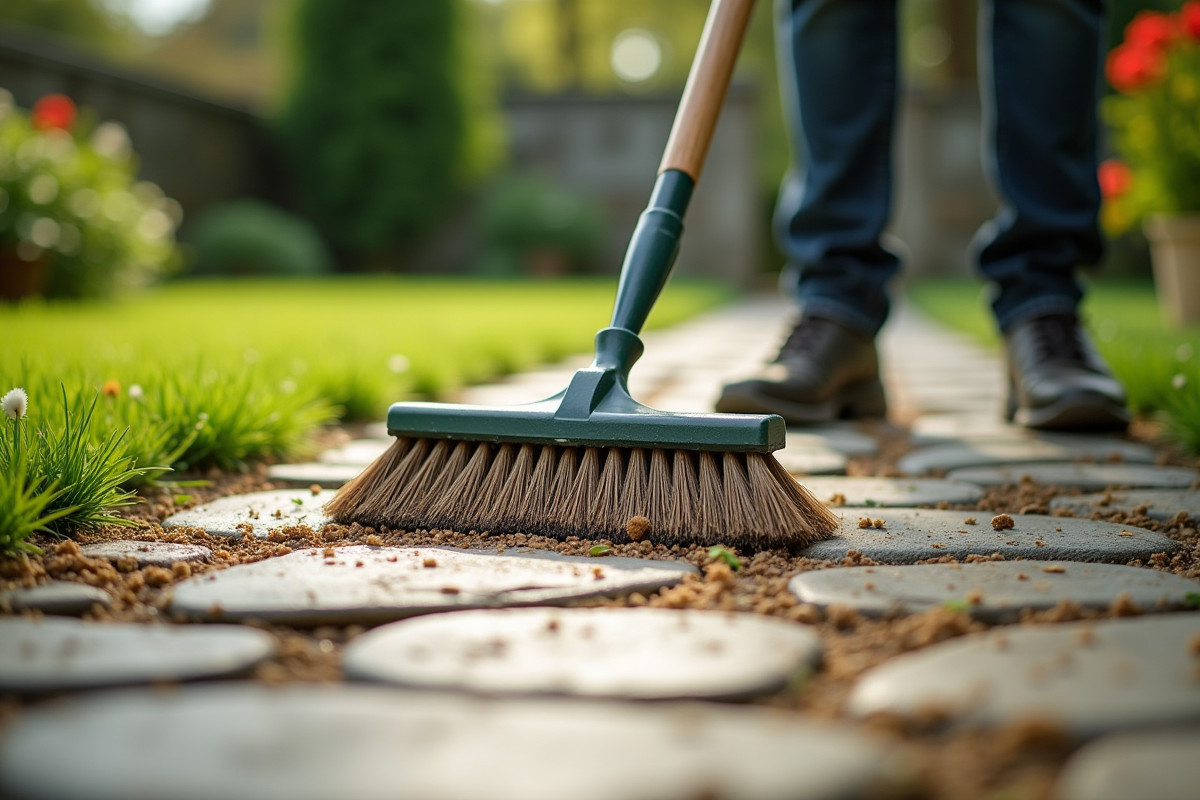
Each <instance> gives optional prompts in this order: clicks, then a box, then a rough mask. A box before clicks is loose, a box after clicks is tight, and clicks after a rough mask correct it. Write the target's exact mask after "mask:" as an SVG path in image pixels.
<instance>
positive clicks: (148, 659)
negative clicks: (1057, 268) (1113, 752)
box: [0, 617, 275, 693]
mask: <svg viewBox="0 0 1200 800" xmlns="http://www.w3.org/2000/svg"><path fill="white" fill-rule="evenodd" d="M0 640H3V641H4V647H0V691H10V692H36V693H40V692H57V691H63V690H68V689H91V688H97V687H101V686H120V685H128V684H135V683H154V682H161V681H182V680H190V679H193V678H211V677H218V676H223V675H233V674H236V673H239V672H244V671H245V670H248V669H250V668H251V667H253V666H254V665H255V664H257V663H259V662H260V661H262V660H263V659H265V658H268V657H269V656H270V655H271V654H272V653H273V652H274V651H275V638H274V637H273V636H271V635H270V634H268V633H266V632H264V631H260V630H258V629H255V628H246V627H240V626H235V625H204V626H190V625H142V624H133V623H98V622H82V621H79V620H73V619H67V618H65V617H46V618H44V619H41V620H37V621H34V620H29V619H25V618H24V617H9V618H0Z"/></svg>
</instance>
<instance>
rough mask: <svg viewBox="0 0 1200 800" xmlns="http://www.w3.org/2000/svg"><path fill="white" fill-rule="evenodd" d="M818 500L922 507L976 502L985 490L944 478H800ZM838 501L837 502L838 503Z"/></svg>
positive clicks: (854, 505)
mask: <svg viewBox="0 0 1200 800" xmlns="http://www.w3.org/2000/svg"><path fill="white" fill-rule="evenodd" d="M800 482H801V483H803V484H804V485H805V486H806V487H808V489H809V491H811V492H812V493H813V494H814V495H816V497H817V499H818V500H822V501H824V502H826V503H834V500H835V498H838V497H839V496H840V499H841V502H840V505H842V506H846V507H871V506H906V507H913V506H923V505H936V504H937V503H941V502H946V503H974V502H975V501H976V500H978V499H979V498H981V497H983V490H982V489H980V488H979V487H978V486H976V485H975V484H973V483H963V482H961V481H949V480H946V479H945V478H857V477H856V478H847V477H829V478H805V479H804V480H802V481H800ZM835 504H836V503H835Z"/></svg>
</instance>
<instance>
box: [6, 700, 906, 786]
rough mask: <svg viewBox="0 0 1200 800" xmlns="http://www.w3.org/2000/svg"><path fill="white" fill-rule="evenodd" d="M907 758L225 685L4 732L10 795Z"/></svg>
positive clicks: (705, 729)
mask: <svg viewBox="0 0 1200 800" xmlns="http://www.w3.org/2000/svg"><path fill="white" fill-rule="evenodd" d="M64 753H70V754H71V757H70V758H64V757H63V754H64ZM908 759H909V757H907V756H906V754H905V753H904V751H902V750H898V749H897V746H896V745H895V744H892V743H887V742H885V741H884V740H880V739H877V738H874V737H872V736H870V735H869V734H867V733H864V732H862V731H860V730H854V729H849V728H848V727H846V726H840V725H836V724H834V723H829V722H821V721H815V720H811V719H806V718H804V717H801V716H799V715H796V714H790V713H785V712H781V711H778V710H775V709H760V708H753V707H745V706H736V705H719V704H711V703H709V704H705V703H695V702H688V703H677V702H668V703H655V704H640V703H613V702H603V701H583V700H563V699H556V700H546V699H513V698H506V699H498V698H481V697H470V696H465V695H456V694H450V693H444V692H413V691H404V690H401V689H395V688H390V687H378V686H356V685H344V684H342V685H331V686H296V685H292V686H282V687H269V686H263V685H260V684H248V683H225V684H213V685H207V686H189V687H184V688H180V689H178V690H176V691H172V692H161V691H152V690H138V691H134V690H124V691H118V692H107V693H103V694H97V695H93V696H90V697H84V698H80V699H78V700H76V701H74V702H72V703H69V704H52V705H45V706H42V707H39V708H36V709H33V710H30V711H29V712H27V713H25V714H23V715H22V716H21V717H20V718H19V719H18V720H17V721H16V722H15V723H14V724H12V725H9V726H7V728H6V730H5V731H4V733H3V738H2V739H0V793H3V794H4V795H6V796H9V795H10V796H13V797H21V798H30V800H45V799H47V798H66V797H72V798H73V797H88V798H92V799H94V800H128V798H149V797H163V796H170V797H172V798H175V800H201V798H203V800H211V798H214V797H237V798H242V799H243V800H267V799H268V798H269V799H270V800H283V798H287V799H288V800H329V798H335V797H336V798H339V799H340V800H385V799H386V798H396V797H420V798H437V799H438V800H476V799H477V798H480V797H487V798H490V800H562V798H572V800H611V798H651V797H652V798H655V799H656V800H697V798H705V797H709V798H715V797H722V798H731V797H737V798H739V799H740V800H846V799H847V798H859V797H866V796H868V795H869V796H871V797H878V798H887V797H895V796H897V795H899V794H900V792H901V791H903V789H904V788H905V784H907V783H908V782H909V777H908V776H911V774H912V770H911V769H909V768H908V766H907V763H906V762H907V761H908Z"/></svg>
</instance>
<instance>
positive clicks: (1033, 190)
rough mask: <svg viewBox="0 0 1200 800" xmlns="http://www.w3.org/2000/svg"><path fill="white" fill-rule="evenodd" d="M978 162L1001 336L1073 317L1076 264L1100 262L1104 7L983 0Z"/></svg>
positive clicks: (981, 252) (1067, 1) (980, 239)
mask: <svg viewBox="0 0 1200 800" xmlns="http://www.w3.org/2000/svg"><path fill="white" fill-rule="evenodd" d="M980 14H981V20H980V22H981V24H980V84H981V86H980V90H981V95H982V97H983V101H984V128H985V131H986V132H987V133H986V139H985V153H984V161H985V166H986V167H987V169H988V171H989V173H990V176H991V178H992V181H993V185H994V186H995V187H996V188H997V190H998V191H999V193H1000V195H1001V197H1002V198H1003V206H1002V208H1001V210H1000V213H999V214H998V215H997V217H996V218H995V219H994V220H992V221H991V222H989V223H988V224H986V225H985V226H984V227H983V228H982V229H981V230H980V232H979V234H978V235H977V236H976V251H977V255H978V262H979V267H980V270H981V271H982V272H983V274H984V276H985V277H986V278H988V279H989V280H990V281H992V282H993V283H994V284H995V287H996V290H997V293H996V297H995V302H994V303H993V310H994V311H995V314H996V321H997V324H998V325H999V327H1000V329H1001V331H1004V332H1007V331H1008V330H1009V329H1010V328H1011V327H1012V325H1013V324H1014V323H1016V322H1019V321H1021V320H1023V319H1029V318H1031V317H1036V316H1041V315H1045V314H1051V313H1065V314H1073V313H1075V309H1076V306H1077V305H1078V303H1079V300H1080V298H1081V297H1082V291H1081V290H1080V287H1079V284H1078V283H1077V282H1076V280H1075V268H1076V266H1077V265H1079V264H1090V263H1095V262H1096V261H1097V260H1099V258H1100V256H1101V254H1102V239H1101V237H1100V230H1099V227H1098V224H1097V216H1098V213H1099V210H1100V187H1099V184H1098V182H1097V180H1096V167H1097V160H1098V156H1099V151H1098V144H1097V128H1098V123H1097V119H1096V115H1097V103H1098V101H1099V94H1100V75H1101V70H1100V65H1101V47H1102V36H1103V31H1104V3H1103V0H987V2H985V3H983V4H982V6H981V8H980Z"/></svg>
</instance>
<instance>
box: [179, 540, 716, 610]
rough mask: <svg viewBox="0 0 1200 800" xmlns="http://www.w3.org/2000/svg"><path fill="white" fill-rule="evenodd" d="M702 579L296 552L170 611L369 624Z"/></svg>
mask: <svg viewBox="0 0 1200 800" xmlns="http://www.w3.org/2000/svg"><path fill="white" fill-rule="evenodd" d="M327 553H328V555H327ZM695 572H696V568H695V567H693V566H692V565H691V564H688V563H686V562H682V561H656V560H650V559H639V558H615V557H605V558H588V557H586V556H564V555H561V554H559V553H554V552H550V551H540V550H509V551H506V552H504V553H499V552H497V551H489V550H460V549H456V548H449V547H418V548H413V547H374V546H370V545H355V546H351V547H338V548H327V549H325V550H322V549H320V548H315V549H308V550H297V551H295V552H292V553H289V554H287V555H285V556H280V557H278V558H272V559H268V560H266V561H258V562H255V563H253V564H239V565H237V566H234V567H230V568H229V569H226V570H221V571H220V572H214V573H208V574H206V575H199V576H196V577H193V578H190V579H188V580H186V581H183V582H181V583H177V584H176V585H175V588H174V596H173V599H172V603H171V610H172V611H177V612H180V613H182V614H185V615H186V616H187V617H189V618H192V619H202V620H240V619H247V618H254V619H262V620H267V621H269V622H275V623H280V624H288V625H325V624H334V625H336V624H351V623H360V624H371V623H378V622H387V621H391V620H395V619H402V618H404V617H411V616H416V615H418V614H427V613H431V612H436V611H450V610H455V609H467V608H498V607H506V606H528V605H561V604H564V603H567V602H569V601H571V600H576V599H582V598H587V597H609V596H614V595H622V594H628V593H630V592H635V591H637V592H652V591H656V590H658V589H661V588H665V587H668V586H674V585H675V584H677V583H679V582H680V581H682V580H683V576H684V575H686V574H690V573H695Z"/></svg>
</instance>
